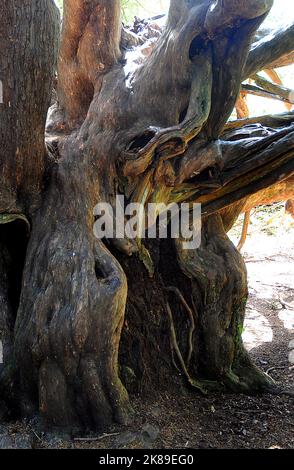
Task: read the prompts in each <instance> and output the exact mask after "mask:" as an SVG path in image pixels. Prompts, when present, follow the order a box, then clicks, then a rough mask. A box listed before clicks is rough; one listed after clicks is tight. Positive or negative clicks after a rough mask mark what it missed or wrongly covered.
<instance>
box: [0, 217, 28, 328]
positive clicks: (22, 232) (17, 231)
mask: <svg viewBox="0 0 294 470" xmlns="http://www.w3.org/2000/svg"><path fill="white" fill-rule="evenodd" d="M28 235H29V234H28V228H27V225H26V223H25V222H23V221H21V220H15V221H13V222H10V223H7V224H3V225H0V247H1V250H3V251H4V250H5V252H6V253H7V254H8V257H7V260H8V261H7V276H8V285H9V288H8V300H9V303H10V305H11V308H12V311H13V314H14V317H16V313H17V310H18V306H19V300H20V294H21V286H22V275H23V269H24V263H25V257H26V250H27V244H28ZM14 319H15V318H14ZM12 326H13V325H12Z"/></svg>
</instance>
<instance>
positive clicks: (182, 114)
mask: <svg viewBox="0 0 294 470" xmlns="http://www.w3.org/2000/svg"><path fill="white" fill-rule="evenodd" d="M188 109H189V107H188V106H186V107H185V108H184V109H182V111H181V112H180V116H179V124H181V123H182V122H184V120H185V119H186V116H187V112H188Z"/></svg>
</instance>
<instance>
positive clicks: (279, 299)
mask: <svg viewBox="0 0 294 470" xmlns="http://www.w3.org/2000/svg"><path fill="white" fill-rule="evenodd" d="M278 301H279V302H280V304H281V305H282V307H283V308H284V309H285V310H294V307H293V305H290V304H288V303H287V302H285V301H284V300H283V299H281V297H278Z"/></svg>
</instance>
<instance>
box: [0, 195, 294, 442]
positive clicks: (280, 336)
mask: <svg viewBox="0 0 294 470" xmlns="http://www.w3.org/2000/svg"><path fill="white" fill-rule="evenodd" d="M241 226H242V218H240V220H239V221H238V223H237V224H236V225H235V227H234V229H233V230H232V232H231V234H230V235H231V237H232V239H233V241H234V242H235V241H237V240H238V236H239V235H240V231H241ZM293 229H294V221H293V219H291V218H290V216H285V214H284V206H283V204H275V205H273V206H270V207H266V208H265V207H263V208H258V209H256V210H255V211H254V212H253V213H252V217H251V223H250V227H249V235H248V238H247V242H246V244H245V246H244V249H243V255H244V258H245V260H246V264H247V268H248V276H249V291H250V297H249V302H248V306H247V315H246V322H245V327H244V331H243V339H244V342H245V344H246V347H247V349H249V350H250V354H251V356H252V358H253V359H254V361H255V363H256V364H257V365H258V366H259V367H260V368H261V369H263V370H264V371H265V372H266V373H267V374H269V375H270V376H271V377H272V378H273V379H274V380H275V381H276V382H277V383H278V385H280V386H281V388H283V389H284V390H292V391H293V388H294V380H293V378H294V269H293V266H294V263H293V261H294V237H293ZM132 404H133V407H134V410H135V416H134V420H133V422H132V424H131V425H130V426H129V427H127V428H122V427H114V428H113V429H111V430H110V431H109V434H108V435H102V436H93V435H92V436H89V437H88V438H85V436H83V437H81V438H79V437H75V438H73V437H72V436H57V435H53V434H45V433H42V432H40V430H39V428H38V426H37V424H36V423H34V421H31V422H23V421H22V422H19V421H18V422H15V423H10V424H9V425H3V424H2V425H0V448H7V447H8V448H30V447H33V448H94V449H102V448H103V449H113V448H121V449H123V448H129V449H136V448H145V449H146V448H157V449H159V448H173V449H178V448H196V449H199V448H211V449H213V448H217V449H223V448H234V449H241V448H248V449H253V448H259V449H260V448H262V449H268V448H282V449H283V448H284V449H285V448H286V449H289V448H292V449H293V448H294V406H293V405H294V398H293V397H290V396H287V395H275V396H273V395H263V396H245V395H237V394H225V395H224V394H210V395H209V396H206V397H202V396H199V395H195V394H192V393H191V392H188V391H186V392H185V393H184V395H182V396H181V397H179V396H173V395H171V394H169V395H167V394H166V395H164V396H163V395H161V396H160V397H159V398H158V397H157V399H156V400H150V401H146V400H145V401H144V403H142V401H141V400H140V399H139V398H133V400H132Z"/></svg>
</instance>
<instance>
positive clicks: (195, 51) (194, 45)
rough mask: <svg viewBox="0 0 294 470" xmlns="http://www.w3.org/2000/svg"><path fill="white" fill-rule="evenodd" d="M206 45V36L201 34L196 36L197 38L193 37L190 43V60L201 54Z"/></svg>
mask: <svg viewBox="0 0 294 470" xmlns="http://www.w3.org/2000/svg"><path fill="white" fill-rule="evenodd" d="M204 47H205V42H204V38H203V37H201V36H196V38H194V39H193V41H192V42H191V45H190V49H189V58H190V60H193V59H194V57H196V56H198V55H200V54H201V52H202V51H203V49H204Z"/></svg>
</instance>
